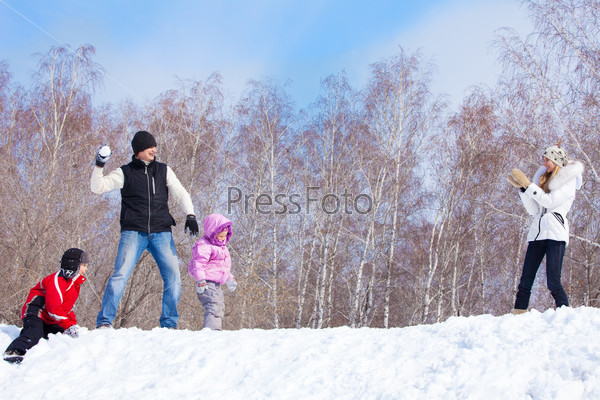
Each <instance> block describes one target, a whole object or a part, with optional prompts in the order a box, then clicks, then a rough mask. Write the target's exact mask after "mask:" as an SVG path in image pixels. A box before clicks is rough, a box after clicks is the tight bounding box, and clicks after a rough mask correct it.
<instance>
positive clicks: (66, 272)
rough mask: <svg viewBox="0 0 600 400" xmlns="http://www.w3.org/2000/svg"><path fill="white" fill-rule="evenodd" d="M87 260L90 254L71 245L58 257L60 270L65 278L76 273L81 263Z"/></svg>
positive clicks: (85, 262)
mask: <svg viewBox="0 0 600 400" xmlns="http://www.w3.org/2000/svg"><path fill="white" fill-rule="evenodd" d="M89 262H90V256H89V254H88V253H87V252H86V251H83V250H81V249H78V248H76V247H73V248H70V249H68V250H67V251H65V253H64V254H63V256H62V258H61V259H60V271H61V272H62V275H63V276H64V277H65V278H67V279H70V278H72V277H74V276H75V275H77V273H78V272H79V266H80V265H81V264H87V263H89Z"/></svg>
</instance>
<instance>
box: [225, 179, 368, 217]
mask: <svg viewBox="0 0 600 400" xmlns="http://www.w3.org/2000/svg"><path fill="white" fill-rule="evenodd" d="M234 207H239V209H240V211H241V212H243V213H244V214H249V213H258V214H262V215H271V214H275V215H282V214H290V215H294V214H300V213H302V212H304V213H306V214H310V213H311V212H317V211H322V212H324V213H325V214H329V215H331V214H337V213H344V214H348V215H350V214H354V213H356V214H361V215H363V214H368V213H370V212H371V211H372V210H373V199H372V198H371V196H369V195H368V194H365V193H360V194H358V195H356V196H355V195H353V194H352V193H348V190H347V189H344V190H343V192H342V193H322V191H321V188H320V187H319V186H308V187H307V188H306V190H305V191H304V193H302V194H300V193H277V194H269V193H245V192H244V191H243V190H242V189H240V188H238V187H235V186H230V187H228V188H227V213H228V214H231V213H232V210H233V209H234Z"/></svg>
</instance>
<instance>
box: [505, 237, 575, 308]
mask: <svg viewBox="0 0 600 400" xmlns="http://www.w3.org/2000/svg"><path fill="white" fill-rule="evenodd" d="M564 255H565V242H557V241H556V240H536V241H533V242H529V245H528V246H527V253H526V254H525V262H524V263H523V273H522V275H521V281H520V282H519V291H518V292H517V299H516V300H515V308H516V309H519V310H526V309H527V307H528V306H529V297H530V296H531V287H532V286H533V281H534V280H535V275H536V274H537V271H538V269H539V267H540V264H541V263H542V260H543V259H544V256H546V277H547V281H548V289H550V293H551V294H552V297H554V302H555V303H556V307H560V306H568V305H569V300H568V299H567V293H565V290H564V289H563V287H562V284H561V283H560V275H561V271H562V263H563V257H564Z"/></svg>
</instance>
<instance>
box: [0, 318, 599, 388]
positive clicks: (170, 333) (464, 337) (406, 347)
mask: <svg viewBox="0 0 600 400" xmlns="http://www.w3.org/2000/svg"><path fill="white" fill-rule="evenodd" d="M599 331H600V309H596V308H587V307H580V308H561V309H559V310H556V311H555V310H548V311H546V312H544V313H540V312H538V311H535V310H534V311H531V312H529V313H527V314H524V315H519V316H513V315H504V316H500V317H494V316H491V315H481V316H474V317H459V318H456V317H455V318H450V319H448V320H447V321H445V322H443V323H438V324H433V325H421V326H413V327H406V328H394V329H387V330H386V329H372V328H362V329H350V328H346V327H340V328H332V329H322V330H312V329H299V330H296V329H279V330H240V331H223V332H214V331H208V330H202V331H188V330H167V329H161V328H156V329H153V330H151V331H144V330H140V329H137V328H130V329H117V330H92V331H89V330H87V329H85V328H83V329H82V332H81V336H80V337H79V338H78V339H72V338H70V337H67V336H66V335H53V336H51V337H50V339H49V340H42V341H41V342H40V343H39V344H38V345H37V346H36V347H34V348H33V349H32V350H31V351H30V352H29V353H28V354H27V356H26V357H25V360H24V361H23V363H22V364H20V365H13V364H9V363H7V362H2V363H0V394H1V397H2V398H6V399H8V398H11V399H59V398H65V399H108V398H110V399H165V398H171V399H173V398H175V399H209V398H210V399H214V398H225V399H411V400H413V399H428V400H429V399H487V400H489V399H569V400H573V399H599V398H600V338H599V335H598V332H599ZM18 333H19V328H18V327H16V326H14V325H0V347H2V350H3V349H4V348H6V346H8V344H9V343H10V341H11V340H12V339H14V338H15V337H16V336H17V335H18Z"/></svg>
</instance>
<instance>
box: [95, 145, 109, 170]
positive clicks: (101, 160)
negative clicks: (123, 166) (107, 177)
mask: <svg viewBox="0 0 600 400" xmlns="http://www.w3.org/2000/svg"><path fill="white" fill-rule="evenodd" d="M110 156H112V151H111V150H110V147H108V146H100V147H99V148H98V153H97V154H96V165H97V166H98V167H100V168H104V164H106V162H107V161H108V159H109V158H110Z"/></svg>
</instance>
